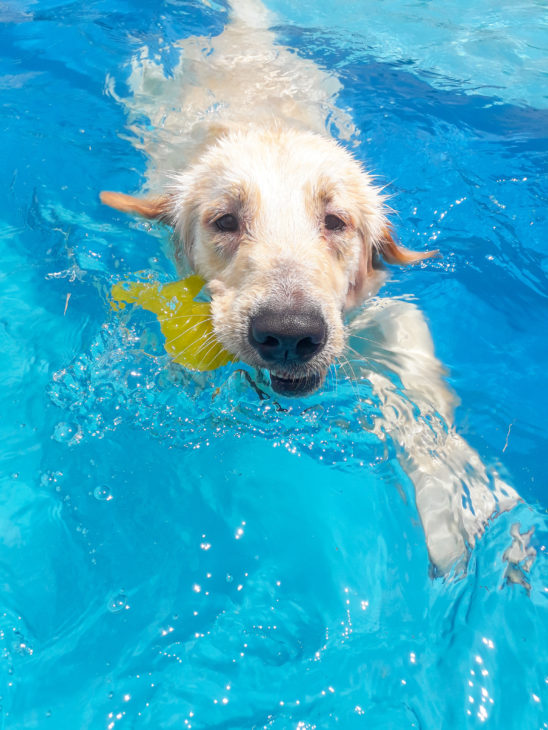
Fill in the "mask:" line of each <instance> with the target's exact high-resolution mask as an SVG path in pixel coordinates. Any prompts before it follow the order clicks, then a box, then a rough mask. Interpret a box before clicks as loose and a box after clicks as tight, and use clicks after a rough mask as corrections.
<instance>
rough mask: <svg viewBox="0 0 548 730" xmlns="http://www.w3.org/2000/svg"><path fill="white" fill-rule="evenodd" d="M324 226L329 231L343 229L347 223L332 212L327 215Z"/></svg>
mask: <svg viewBox="0 0 548 730" xmlns="http://www.w3.org/2000/svg"><path fill="white" fill-rule="evenodd" d="M324 226H325V227H326V228H327V230H328V231H342V229H343V228H346V223H345V222H344V221H343V220H341V219H340V218H338V217H337V216H336V215H331V214H330V215H326V216H325V220H324Z"/></svg>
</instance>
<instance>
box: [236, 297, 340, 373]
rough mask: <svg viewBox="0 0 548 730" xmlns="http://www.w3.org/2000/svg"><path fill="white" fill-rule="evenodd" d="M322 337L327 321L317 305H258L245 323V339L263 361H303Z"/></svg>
mask: <svg viewBox="0 0 548 730" xmlns="http://www.w3.org/2000/svg"><path fill="white" fill-rule="evenodd" d="M326 339H327V325H326V323H325V319H324V318H323V316H322V314H321V312H319V311H318V310H317V309H310V310H302V309H298V310H276V309H262V310H260V311H259V312H258V313H257V314H255V315H254V316H253V317H251V320H250V323H249V342H250V343H251V345H253V347H254V348H255V350H257V352H258V353H259V355H260V356H261V357H262V358H263V360H266V361H267V362H276V363H289V362H306V361H307V360H310V358H311V357H313V356H314V355H315V354H316V353H318V352H320V350H322V348H323V346H324V345H325V342H326Z"/></svg>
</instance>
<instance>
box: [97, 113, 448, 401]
mask: <svg viewBox="0 0 548 730" xmlns="http://www.w3.org/2000/svg"><path fill="white" fill-rule="evenodd" d="M102 200H103V202H105V203H106V204H108V205H111V206H113V207H115V208H118V209H119V210H124V211H126V212H136V213H139V214H141V215H144V216H146V217H147V218H159V219H162V220H164V221H165V222H168V223H169V224H170V225H172V226H173V228H174V232H175V240H176V253H178V255H180V254H181V252H184V253H185V254H186V256H187V258H188V259H189V261H190V263H191V265H192V266H193V268H194V270H195V271H196V272H197V273H198V274H200V275H201V276H202V277H203V278H204V279H205V280H206V281H207V282H208V285H209V289H210V292H211V297H212V299H211V311H212V317H213V324H214V329H215V333H216V335H217V338H218V339H219V340H220V341H221V342H222V344H223V345H224V346H225V347H226V349H227V350H229V351H230V352H231V353H233V354H234V355H235V356H236V357H237V358H238V359H240V360H242V361H244V362H247V363H248V364H250V365H252V366H255V367H259V368H266V369H267V370H269V371H270V375H271V383H272V387H273V389H274V390H275V391H277V392H279V393H283V394H285V395H302V394H306V393H309V392H312V391H313V390H315V389H316V388H317V387H318V386H319V385H320V384H321V383H322V381H323V379H324V377H325V374H326V372H327V370H328V368H329V366H330V365H331V364H332V363H333V362H334V361H335V360H336V359H337V358H338V357H339V356H340V355H341V353H342V351H343V348H344V342H345V336H344V325H343V313H344V311H345V310H346V309H349V308H351V307H354V306H356V305H357V304H359V303H360V302H361V301H363V299H365V298H366V297H367V296H369V295H370V294H371V293H372V291H374V289H375V279H376V278H377V276H376V274H375V267H374V264H375V261H376V259H377V257H378V256H383V257H384V258H385V259H386V260H388V261H390V262H392V263H414V262H416V261H419V260H421V259H423V258H426V257H428V256H431V255H433V253H434V252H428V253H413V252H410V251H407V250H406V249H404V248H402V247H400V246H398V245H397V244H396V243H395V242H394V240H393V238H392V237H391V235H390V231H389V227H388V222H387V220H386V216H385V209H384V201H383V197H382V195H381V194H380V191H379V189H378V188H377V187H375V186H374V185H373V184H372V181H371V179H370V177H369V176H368V175H367V173H366V172H365V171H364V170H363V169H362V167H361V165H360V164H359V163H358V162H357V161H356V160H355V159H354V158H353V157H352V156H351V155H350V153H348V152H347V151H346V150H344V149H343V148H342V147H340V146H339V145H338V144H337V143H336V142H334V141H333V140H331V139H328V138H324V137H321V136H319V135H316V134H312V133H308V132H302V131H296V130H287V129H280V128H278V127H272V128H257V129H253V128H251V129H248V130H242V131H231V132H228V133H227V134H225V135H223V136H222V137H221V138H219V139H218V140H217V141H216V142H215V143H214V144H213V145H211V146H210V147H209V148H208V149H206V151H205V152H204V153H203V154H202V155H201V157H200V158H199V160H198V161H197V162H196V163H195V164H193V165H191V166H190V167H189V168H188V169H187V170H185V171H184V172H182V173H181V174H180V175H178V176H177V177H176V180H175V184H174V186H173V188H172V190H171V191H170V192H168V193H167V194H166V195H165V196H163V197H161V198H158V199H155V200H139V199H137V198H132V197H130V196H125V195H121V194H118V193H103V194H102Z"/></svg>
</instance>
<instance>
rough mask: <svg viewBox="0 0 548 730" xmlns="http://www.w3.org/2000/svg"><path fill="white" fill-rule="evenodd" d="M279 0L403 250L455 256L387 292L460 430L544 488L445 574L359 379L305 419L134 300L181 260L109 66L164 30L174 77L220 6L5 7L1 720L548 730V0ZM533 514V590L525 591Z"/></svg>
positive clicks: (218, 20)
mask: <svg viewBox="0 0 548 730" xmlns="http://www.w3.org/2000/svg"><path fill="white" fill-rule="evenodd" d="M269 7H271V9H272V10H274V11H276V12H277V13H278V19H279V23H278V32H279V37H280V41H281V42H283V43H284V44H286V45H287V46H289V47H290V48H293V49H294V50H295V51H296V52H297V53H298V54H300V55H301V56H303V57H307V58H311V59H313V60H315V61H316V62H318V63H320V64H321V65H322V66H323V67H325V68H328V69H333V70H336V72H337V74H338V75H339V77H340V79H341V81H342V83H343V86H344V89H343V91H342V92H341V96H340V102H341V104H342V105H343V106H344V107H346V108H349V109H352V110H353V117H354V120H355V123H356V126H357V127H358V130H359V134H358V137H359V141H360V144H359V145H358V146H357V147H356V154H357V156H358V157H360V159H366V160H368V162H369V163H370V164H371V165H372V166H373V168H374V169H375V171H376V172H377V174H379V175H380V176H381V179H382V180H384V181H386V182H388V183H390V190H391V192H392V193H393V195H394V197H393V199H392V205H393V207H394V208H395V209H396V210H397V211H398V216H397V218H396V219H395V225H396V228H397V231H398V233H399V235H400V237H401V238H402V240H403V241H404V242H406V243H407V244H408V245H410V247H414V246H417V247H418V246H425V245H427V246H429V247H439V248H440V250H441V251H442V253H443V259H441V260H437V261H432V262H430V263H429V264H428V265H427V266H425V267H423V268H418V269H409V270H405V271H399V270H398V271H394V272H393V276H392V278H391V280H390V281H389V282H388V284H387V285H386V287H385V289H384V291H383V293H384V294H386V295H387V296H413V297H414V298H415V300H416V301H417V302H418V304H419V305H420V307H421V308H422V309H423V311H424V312H425V314H426V316H427V319H428V321H429V323H430V325H431V329H432V332H433V335H434V340H435V342H436V348H437V353H438V355H439V356H440V358H441V359H442V360H443V362H444V363H445V364H446V365H447V367H448V369H449V381H450V383H451V385H452V386H453V387H454V389H455V390H456V391H457V392H458V394H459V396H460V399H461V405H460V407H459V409H458V410H457V425H458V428H459V431H460V433H461V434H462V435H463V436H464V437H465V438H466V440H467V441H468V442H469V443H470V444H471V445H472V446H474V447H475V448H476V449H477V450H478V452H479V453H480V455H481V457H482V459H483V461H484V462H485V463H486V464H487V465H488V466H489V467H492V468H496V469H498V470H499V471H500V472H501V473H502V474H503V475H504V477H505V478H506V479H507V480H509V481H510V483H511V484H512V485H513V486H514V487H515V488H516V489H517V490H518V492H519V493H520V494H521V496H522V497H523V500H524V501H523V503H522V504H520V505H519V506H518V507H517V508H515V509H514V510H513V511H512V512H511V513H508V514H503V515H501V516H500V517H499V518H497V519H496V520H494V521H493V522H492V524H491V525H490V526H489V528H488V530H487V532H486V534H485V535H484V537H483V538H482V539H481V540H480V541H479V542H478V543H477V545H476V547H475V549H474V550H473V552H472V555H471V557H470V562H469V566H468V570H467V572H466V574H464V575H461V576H460V577H457V578H456V579H445V580H444V579H442V578H432V577H430V574H429V569H428V556H427V552H426V547H425V541H424V535H423V533H422V530H421V527H420V524H419V522H418V518H417V513H416V509H415V507H414V503H413V499H412V489H411V486H410V483H409V480H408V478H407V476H406V475H405V473H404V472H403V471H402V470H401V469H400V467H399V466H398V462H397V459H396V455H395V453H394V449H393V447H391V446H390V444H389V443H380V442H378V441H376V439H375V438H374V437H373V436H372V435H370V434H368V432H367V431H364V430H363V429H362V428H360V427H359V426H358V425H357V424H356V422H355V416H354V415H353V403H354V400H355V398H356V390H355V386H353V385H352V384H351V383H349V382H347V381H346V380H345V378H344V376H343V375H341V378H340V380H339V383H338V386H337V388H334V387H333V385H332V383H331V384H328V386H327V387H326V389H325V390H324V392H323V393H320V394H318V395H315V396H312V397H311V398H310V399H307V400H303V401H299V400H297V401H293V402H292V403H288V404H286V406H287V407H288V410H287V411H281V410H278V409H277V408H276V406H275V404H274V403H273V402H272V399H267V400H264V401H260V400H259V399H258V397H257V394H256V392H255V391H254V390H253V389H252V388H251V387H250V385H249V383H248V382H247V380H246V379H245V377H243V376H242V374H241V373H239V372H238V371H237V369H236V368H233V367H229V368H227V369H224V370H220V371H217V372H215V373H213V374H209V375H207V376H204V377H203V378H199V379H197V378H195V377H191V376H190V375H189V374H188V373H184V372H180V371H179V372H178V371H175V370H174V369H173V367H171V366H170V364H169V363H168V362H167V359H166V357H164V356H162V347H161V342H160V341H159V339H158V332H157V330H156V328H155V326H154V324H153V323H152V322H151V321H150V318H146V317H139V316H136V317H135V319H134V320H132V321H131V323H128V322H127V321H126V320H123V319H122V320H121V319H120V318H119V317H117V316H116V315H115V314H113V313H112V312H111V310H110V306H109V291H110V286H111V284H112V282H113V281H114V280H117V279H120V278H124V277H126V278H131V276H132V274H133V273H134V272H136V271H139V270H143V269H147V270H151V271H153V272H155V275H156V276H157V277H158V278H160V279H163V280H169V279H171V278H173V277H174V276H175V272H174V267H173V265H172V262H171V259H170V258H169V256H168V254H167V250H168V246H167V241H168V234H167V232H166V231H163V230H160V229H157V228H153V229H151V227H150V226H149V225H148V224H144V223H142V222H139V221H131V220H129V219H125V218H123V217H122V216H119V215H115V214H113V212H112V211H110V210H108V209H105V208H102V207H100V205H99V202H98V197H97V193H98V191H99V190H100V189H102V188H105V187H106V188H111V189H120V190H127V191H136V190H138V189H139V187H140V186H141V185H142V182H143V173H144V169H145V158H144V156H143V154H142V153H141V152H139V151H138V150H137V149H136V147H135V146H134V145H133V144H132V143H131V141H132V138H131V132H129V131H128V130H127V128H126V119H125V114H124V109H123V106H122V105H120V104H119V103H118V102H117V101H116V99H115V98H114V96H113V95H112V93H111V91H110V89H111V88H112V84H111V83H110V81H112V80H114V81H115V84H116V89H117V91H118V93H120V94H127V93H129V92H128V89H127V88H126V84H127V79H128V74H129V67H128V63H129V62H130V60H131V58H132V56H133V55H134V54H136V53H138V51H139V49H140V48H141V47H142V46H143V45H147V46H149V47H150V48H152V49H161V54H162V58H163V61H164V63H165V66H166V72H167V73H169V70H170V68H172V67H173V64H174V63H175V62H176V54H175V52H174V51H173V50H172V49H173V44H174V42H175V41H177V40H179V39H180V38H183V37H186V36H190V35H195V34H203V35H214V34H217V33H219V32H220V31H221V30H222V28H223V25H224V23H225V22H226V8H225V6H224V5H223V4H222V3H217V2H215V3H210V4H208V5H205V4H201V3H198V2H184V1H183V0H171V1H167V0H166V1H165V2H155V3H152V2H150V3H146V2H138V1H137V0H114V1H112V0H111V1H110V2H106V1H105V0H100V1H94V2H87V3H84V2H82V1H81V0H76V2H71V3H66V4H63V3H61V2H58V1H57V0H39V1H38V2H31V1H30V0H28V1H24V0H21V1H20V2H16V1H14V2H7V3H2V4H1V5H0V18H1V19H2V21H3V22H2V25H1V26H0V69H1V76H0V87H1V99H2V103H1V107H0V118H1V125H2V133H1V137H0V139H1V141H0V145H1V149H2V154H1V164H2V180H3V185H2V193H3V194H2V198H1V201H0V230H1V238H0V241H1V245H2V270H1V273H0V277H1V281H2V285H1V288H0V300H1V311H0V338H1V340H0V341H1V349H0V368H1V378H2V381H1V382H2V390H1V398H2V411H1V412H2V418H1V421H0V439H1V444H2V449H1V460H2V469H1V471H0V477H1V480H2V486H1V492H0V503H1V508H0V570H1V587H2V590H1V594H0V601H1V605H0V642H1V655H0V656H1V658H0V696H1V700H0V703H1V717H2V721H1V724H0V727H2V728H10V729H11V728H13V729H15V728H40V729H41V728H55V729H56V730H65V729H70V730H74V728H91V729H93V730H95V728H97V729H103V728H109V730H112V729H113V728H121V729H123V728H152V729H154V730H157V729H158V728H162V729H164V728H190V727H192V728H233V729H236V728H238V729H240V728H242V729H243V728H280V729H281V728H303V729H304V728H331V727H335V726H338V727H342V728H345V729H348V728H367V729H368V730H373V729H380V728H383V729H390V730H391V729H392V728H393V729H394V730H404V729H406V728H423V729H426V730H433V729H434V728H444V729H445V728H451V729H453V728H454V729H455V730H457V729H460V728H472V727H474V728H475V727H480V726H485V727H490V728H497V730H500V729H501V728H502V729H504V730H506V729H508V730H510V729H514V728H515V729H516V730H537V729H540V728H546V727H548V709H547V703H548V693H547V688H548V661H547V651H546V650H547V647H548V631H547V625H548V624H547V620H548V612H547V610H546V603H547V597H548V568H547V565H546V552H545V546H546V540H547V531H548V522H547V518H546V505H547V504H548V499H547V489H546V476H545V471H546V454H547V453H548V427H547V425H546V413H547V411H548V396H547V386H548V375H547V367H546V366H547V355H548V346H547V341H548V338H547V334H546V333H547V323H548V302H547V296H548V287H547V274H548V258H547V253H548V244H547V233H548V226H547V222H546V194H547V183H546V179H547V178H546V130H547V129H548V103H547V99H546V96H545V88H546V87H545V78H544V77H543V75H542V74H543V67H542V58H543V55H545V50H546V49H545V45H546V40H545V39H546V34H545V32H546V29H545V26H543V21H544V19H543V17H542V13H543V10H542V3H537V2H533V1H532V0H530V1H529V2H521V3H519V2H512V3H504V2H502V3H501V2H498V3H491V2H488V1H487V0H482V1H480V2H477V1H476V2H474V3H471V2H470V3H468V2H449V3H443V4H440V3H437V4H436V3H427V2H419V0H415V1H413V2H412V1H411V0H389V1H388V0H387V1H386V2H382V3H380V2H379V3H369V4H365V3H357V2H352V1H351V0H345V2H337V3H335V2H334V1H333V0H320V1H319V2H314V3H313V2H311V1H309V2H305V3H300V4H299V9H298V10H297V9H295V8H293V3H290V2H286V1H285V0H283V1H282V0H279V1H278V2H276V3H274V2H273V3H272V4H271V5H270V6H269ZM160 39H161V40H162V43H160ZM543 44H544V48H543ZM170 49H171V50H170ZM109 80H110V81H109ZM69 295H70V296H69ZM151 354H153V355H154V354H156V355H158V357H150V355H151ZM363 388H364V389H366V388H367V385H366V384H364V385H363ZM214 396H215V397H214ZM516 523H517V524H518V525H519V529H520V531H521V532H522V533H524V532H525V531H527V530H530V529H531V528H534V533H533V535H532V538H531V544H532V546H533V547H534V548H535V550H536V559H535V561H534V563H533V565H532V567H531V570H530V573H528V574H527V575H526V580H527V582H528V583H529V584H530V589H529V590H526V588H525V587H523V586H522V585H519V584H507V582H506V581H505V577H504V576H505V567H506V564H505V563H504V562H503V560H502V556H503V553H504V550H505V549H506V547H507V546H508V542H509V530H510V528H511V526H512V525H513V524H516Z"/></svg>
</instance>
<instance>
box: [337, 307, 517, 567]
mask: <svg viewBox="0 0 548 730" xmlns="http://www.w3.org/2000/svg"><path fill="white" fill-rule="evenodd" d="M351 332H353V333H355V335H356V336H355V337H352V334H351V336H350V344H351V346H352V347H353V348H354V349H357V350H359V351H362V352H364V354H367V357H368V358H371V360H370V361H369V360H368V363H367V367H364V368H363V371H362V374H365V375H366V376H367V377H368V379H369V380H370V381H371V383H372V385H373V388H374V390H375V393H376V395H377V397H378V399H379V401H380V404H381V412H382V417H381V419H379V422H378V423H377V424H376V428H377V429H378V433H379V435H383V434H384V433H388V434H389V435H390V436H391V438H392V439H393V440H394V442H395V444H396V446H397V449H398V455H399V458H400V461H401V463H402V465H403V466H404V468H405V470H406V472H407V474H408V475H409V477H410V479H411V480H412V482H413V485H414V488H415V498H416V505H417V510H418V513H419V516H420V519H421V522H422V525H423V528H424V532H425V536H426V542H427V546H428V551H429V554H430V558H431V560H432V563H433V564H434V566H436V568H437V569H438V570H439V571H441V572H446V571H448V570H449V569H450V568H451V567H452V566H453V565H455V564H456V563H458V561H459V560H465V556H466V551H467V546H470V547H472V546H473V545H474V543H475V540H476V538H478V537H479V536H480V535H481V534H482V533H483V530H484V528H485V525H486V524H487V522H488V520H489V518H490V517H491V516H493V515H494V514H496V513H497V512H500V511H503V510H506V509H509V508H510V507H512V506H514V505H515V504H516V503H517V501H518V500H519V497H518V495H517V493H516V492H515V491H514V490H513V489H512V488H511V487H509V486H508V485H506V484H504V483H503V482H502V481H501V480H500V479H498V478H497V476H496V474H491V475H489V474H488V473H487V470H486V469H485V466H484V465H483V463H482V461H481V459H480V457H479V456H478V454H477V452H476V451H475V450H474V449H473V448H472V447H471V446H470V445H469V444H468V443H467V442H466V441H465V440H464V439H463V438H462V437H461V436H459V435H458V434H457V433H456V431H455V428H454V426H453V409H454V406H455V405H456V398H455V396H454V395H453V393H452V392H451V390H450V389H449V388H448V386H447V384H446V383H445V382H444V379H443V376H444V370H443V367H442V366H441V363H440V362H439V360H438V359H437V358H436V357H435V355H434V348H433V343H432V338H431V336H430V332H429V330H428V326H427V324H426V322H425V320H424V317H423V315H422V313H421V312H420V310H419V309H418V308H417V307H416V306H415V305H413V304H411V303H409V302H404V301H400V300H391V299H386V300H379V301H377V302H372V303H371V304H370V306H369V307H368V308H367V309H366V310H365V311H364V312H363V313H361V314H360V315H359V317H358V318H357V319H356V320H355V321H354V322H353V323H352V326H351ZM365 347H366V349H367V352H366V353H365V351H364V348H365ZM395 380H396V381H397V380H399V383H397V382H395Z"/></svg>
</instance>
